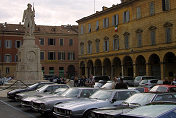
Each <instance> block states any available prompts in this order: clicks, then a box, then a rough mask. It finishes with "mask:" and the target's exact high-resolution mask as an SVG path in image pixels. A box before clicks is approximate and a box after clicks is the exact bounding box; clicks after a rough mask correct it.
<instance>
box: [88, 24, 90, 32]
mask: <svg viewBox="0 0 176 118" xmlns="http://www.w3.org/2000/svg"><path fill="white" fill-rule="evenodd" d="M88 32H89V33H90V32H91V24H89V31H88Z"/></svg>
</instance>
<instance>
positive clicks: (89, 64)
mask: <svg viewBox="0 0 176 118" xmlns="http://www.w3.org/2000/svg"><path fill="white" fill-rule="evenodd" d="M87 73H88V77H89V76H90V75H91V74H92V75H94V68H93V61H92V60H89V61H88V62H87Z"/></svg>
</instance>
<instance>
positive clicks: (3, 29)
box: [1, 23, 6, 76]
mask: <svg viewBox="0 0 176 118" xmlns="http://www.w3.org/2000/svg"><path fill="white" fill-rule="evenodd" d="M5 28H6V23H4V24H3V25H2V41H1V63H2V69H1V76H2V75H4V71H3V70H4V69H3V68H4V59H3V57H4V45H2V44H4V34H5Z"/></svg>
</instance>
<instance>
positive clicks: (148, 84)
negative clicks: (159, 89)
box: [139, 79, 158, 88]
mask: <svg viewBox="0 0 176 118" xmlns="http://www.w3.org/2000/svg"><path fill="white" fill-rule="evenodd" d="M157 82H158V79H145V80H142V81H141V82H140V83H139V86H142V87H147V88H152V87H153V86H155V85H156V84H157Z"/></svg>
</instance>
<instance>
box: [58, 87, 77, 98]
mask: <svg viewBox="0 0 176 118" xmlns="http://www.w3.org/2000/svg"><path fill="white" fill-rule="evenodd" d="M78 94H79V89H78V88H69V89H68V90H67V91H65V92H64V93H63V94H62V95H61V96H64V97H77V96H78Z"/></svg>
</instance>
